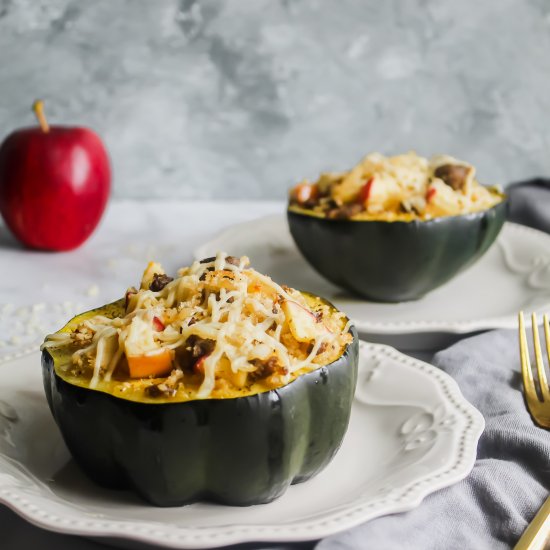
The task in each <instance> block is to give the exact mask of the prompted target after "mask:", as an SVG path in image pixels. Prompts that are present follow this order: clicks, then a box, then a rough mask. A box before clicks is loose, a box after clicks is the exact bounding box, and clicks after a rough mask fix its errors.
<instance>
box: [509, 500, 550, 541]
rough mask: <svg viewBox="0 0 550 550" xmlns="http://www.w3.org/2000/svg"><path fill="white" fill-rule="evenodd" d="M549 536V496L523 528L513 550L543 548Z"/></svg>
mask: <svg viewBox="0 0 550 550" xmlns="http://www.w3.org/2000/svg"><path fill="white" fill-rule="evenodd" d="M549 537H550V496H549V497H548V498H547V499H546V501H545V502H544V504H543V505H542V506H541V508H540V510H539V511H538V512H537V515H536V516H535V517H534V518H533V520H532V521H531V523H530V524H529V525H528V526H527V529H525V532H524V533H523V535H521V538H520V539H519V541H518V543H517V544H516V545H515V546H514V550H543V549H544V548H545V544H546V542H547V541H548V538H549Z"/></svg>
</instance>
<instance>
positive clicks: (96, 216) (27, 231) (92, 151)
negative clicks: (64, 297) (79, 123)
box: [0, 101, 111, 250]
mask: <svg viewBox="0 0 550 550" xmlns="http://www.w3.org/2000/svg"><path fill="white" fill-rule="evenodd" d="M34 111H35V113H36V115H37V117H38V120H39V122H40V126H38V127H36V128H22V129H21V130H17V131H15V132H13V133H12V134H10V135H9V136H8V137H7V138H6V139H5V141H4V142H3V143H2V145H1V146H0V213H1V214H2V216H3V218H4V220H5V222H6V225H7V226H8V227H9V228H10V229H11V231H12V232H13V234H14V235H15V236H16V237H17V238H18V239H19V240H20V241H21V242H23V243H24V244H26V245H27V246H29V247H31V248H38V249H42V250H71V249H73V248H76V247H77V246H80V245H81V244H82V243H83V242H84V241H85V240H86V239H87V238H88V237H89V236H90V234H91V233H92V232H93V230H94V229H95V227H96V226H97V224H98V223H99V220H100V219H101V216H102V214H103V211H104V210H105V206H106V204H107V199H108V198H109V192H110V188H111V169H110V166H109V157H108V155H107V152H106V150H105V147H104V145H103V143H102V142H101V139H100V138H99V137H98V136H97V134H95V133H94V132H92V131H91V130H89V129H87V128H77V127H69V126H51V127H50V126H48V123H47V122H46V120H45V118H44V113H43V105H42V102H41V101H37V102H35V104H34Z"/></svg>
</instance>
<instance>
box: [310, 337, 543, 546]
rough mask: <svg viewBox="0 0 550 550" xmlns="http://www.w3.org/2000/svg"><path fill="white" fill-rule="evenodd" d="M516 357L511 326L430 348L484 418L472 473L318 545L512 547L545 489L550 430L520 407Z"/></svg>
mask: <svg viewBox="0 0 550 550" xmlns="http://www.w3.org/2000/svg"><path fill="white" fill-rule="evenodd" d="M518 361H519V352H518V344H517V335H516V332H515V331H510V330H499V331H493V332H489V333H485V334H481V335H479V336H475V337H472V338H468V339H466V340H462V341H461V342H459V343H458V344H455V345H454V346H452V347H450V348H448V349H447V350H445V351H442V352H439V353H438V354H436V356H435V358H434V364H435V365H436V366H438V367H440V368H441V369H443V370H444V371H446V372H447V373H449V374H450V375H451V376H452V377H453V378H454V379H455V380H456V381H457V382H458V384H459V386H460V389H461V390H462V393H463V394H464V396H465V397H466V399H468V400H469V401H470V402H471V403H472V404H473V405H474V406H475V407H477V408H478V409H479V410H480V411H481V412H482V413H483V416H484V417H485V422H486V428H485V431H484V433H483V435H482V436H481V439H480V442H479V446H478V454H477V461H476V464H475V466H474V469H473V471H472V473H471V474H470V475H469V476H468V477H467V478H466V479H465V480H463V481H461V482H459V483H457V484H456V485H453V486H452V487H449V488H447V489H442V490H440V491H437V492H436V493H434V494H432V495H430V496H428V497H427V498H426V499H425V501H424V502H423V503H422V504H421V505H420V506H419V507H418V508H416V509H415V510H412V511H410V512H406V513H403V514H395V515H391V516H385V517H382V518H378V519H375V520H372V521H370V522H368V523H365V524H363V525H361V526H359V527H356V528H355V529H351V530H349V531H346V532H344V533H342V534H339V535H334V536H332V537H329V538H327V539H325V540H323V541H321V542H320V543H319V544H318V545H317V546H316V548H317V549H318V550H329V549H330V550H336V549H339V550H343V549H346V548H350V549H351V548H353V549H354V550H355V549H361V550H363V549H365V550H368V549H371V548H372V549H377V550H386V549H388V550H392V549H399V550H403V549H407V548H414V549H422V550H430V549H434V550H436V549H437V550H441V549H447V548H449V549H454V548H460V549H464V550H470V549H489V550H498V549H507V548H511V547H512V546H513V545H514V544H515V543H516V542H517V540H518V539H519V537H520V536H521V533H522V532H523V531H524V530H525V528H526V527H527V524H528V523H529V521H531V519H532V518H533V516H534V515H535V513H536V512H537V510H538V508H539V507H540V506H541V505H542V503H543V501H544V499H545V498H546V497H547V495H548V492H549V491H550V432H548V431H546V430H543V429H541V428H538V427H537V426H535V425H534V423H533V421H532V420H531V417H530V416H529V413H528V412H527V410H526V408H525V404H524V401H523V395H522V391H521V375H520V371H519V363H518Z"/></svg>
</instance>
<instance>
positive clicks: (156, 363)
mask: <svg viewBox="0 0 550 550" xmlns="http://www.w3.org/2000/svg"><path fill="white" fill-rule="evenodd" d="M346 321H347V319H346V318H345V316H344V315H343V314H342V313H340V312H338V311H336V310H335V309H334V308H332V307H330V306H328V305H327V304H324V303H323V302H317V303H316V305H315V309H312V308H311V307H310V305H309V302H308V300H307V299H306V297H305V296H304V295H303V294H302V293H300V292H298V291H296V290H294V289H291V288H288V287H285V286H281V285H278V284H277V283H275V282H274V281H272V280H271V279H270V278H269V277H267V276H265V275H262V274H260V273H258V272H257V271H255V270H254V269H252V268H250V267H249V262H248V259H247V258H246V257H242V258H234V257H231V256H227V254H225V253H223V252H221V253H218V254H217V256H216V257H215V258H208V259H206V260H203V261H200V262H199V261H195V262H194V263H193V264H192V265H191V266H189V267H184V268H182V269H180V270H179V271H178V277H177V278H175V279H172V278H170V277H168V276H167V275H166V274H165V272H164V270H163V269H162V266H160V265H159V264H157V263H154V262H151V263H150V264H149V266H148V267H147V269H146V270H145V272H144V274H143V278H142V281H141V285H140V289H139V290H138V289H135V288H130V289H129V290H128V292H127V294H126V312H125V315H124V316H121V317H115V318H113V319H110V318H108V317H105V316H102V315H96V316H94V317H91V318H88V319H86V320H85V321H83V322H82V323H81V324H79V325H78V326H76V327H75V328H74V330H72V331H71V332H68V333H56V334H54V335H51V336H49V337H48V338H47V339H46V342H45V343H44V345H43V347H44V348H52V347H58V346H60V345H67V344H69V343H70V344H71V345H75V346H77V349H76V350H75V351H74V352H73V353H72V368H78V369H81V370H82V371H84V372H88V373H89V376H90V379H89V387H91V388H96V387H98V385H99V384H101V383H102V382H109V381H110V380H111V379H113V378H114V377H116V378H117V379H118V380H121V379H127V380H128V379H135V378H141V379H155V383H156V388H157V390H156V391H160V392H161V393H163V395H164V396H166V395H175V394H176V392H177V391H178V388H182V387H185V386H186V385H190V386H192V385H193V384H198V387H197V390H196V392H195V396H196V398H199V399H204V398H207V397H209V396H211V395H212V393H213V392H214V390H216V389H219V388H220V387H221V386H224V385H225V386H227V385H229V386H231V387H236V388H241V387H243V386H246V385H247V384H251V383H258V382H259V383H262V384H264V386H265V387H266V388H272V387H279V386H282V385H285V384H287V383H288V382H290V381H291V380H292V379H293V378H295V377H296V376H297V374H298V371H302V370H303V369H314V368H317V367H318V366H320V365H324V364H328V363H330V362H332V361H334V360H335V359H336V358H338V357H339V356H340V355H341V354H342V352H343V350H344V348H345V346H346V345H347V344H349V343H350V342H351V340H352V336H351V334H350V333H349V329H350V323H349V322H348V323H347V324H346ZM159 378H160V379H161V381H160V383H158V379H159ZM146 387H147V388H150V386H146ZM158 388H160V390H158ZM151 395H152V393H151Z"/></svg>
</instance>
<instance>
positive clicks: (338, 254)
mask: <svg viewBox="0 0 550 550" xmlns="http://www.w3.org/2000/svg"><path fill="white" fill-rule="evenodd" d="M506 212H507V201H506V197H505V196H504V195H503V197H502V202H500V203H498V204H497V205H495V206H493V207H492V208H490V209H488V210H484V211H480V212H474V213H470V214H462V215H458V216H446V217H441V218H433V219H431V220H411V221H370V220H338V219H328V218H325V217H320V216H318V215H315V214H313V213H312V212H311V211H308V210H305V209H302V208H299V207H296V206H289V208H288V211H287V218H288V224H289V229H290V233H291V234H292V237H293V239H294V242H295V243H296V245H297V247H298V249H299V250H300V252H301V253H302V255H303V257H304V258H305V259H306V260H307V261H308V262H309V263H310V264H311V266H312V267H313V268H314V269H315V270H316V271H317V272H318V273H319V274H320V275H322V276H323V277H325V278H326V279H328V280H329V281H331V282H332V283H334V284H335V285H337V286H339V287H341V288H344V289H346V290H348V291H350V292H352V293H354V294H357V295H359V296H361V297H363V298H366V299H368V300H373V301H378V302H402V301H409V300H417V299H419V298H421V297H422V296H424V295H425V294H426V293H428V292H430V291H432V290H433V289H435V288H437V287H439V286H441V285H443V284H444V283H446V282H447V281H449V280H450V279H452V278H453V277H454V276H455V275H457V274H458V273H460V272H461V271H463V270H464V269H466V268H468V267H469V266H471V265H472V264H473V263H474V262H476V261H477V260H478V259H479V258H481V256H483V254H485V252H486V251H487V250H488V249H489V247H490V246H491V245H492V244H493V242H494V241H495V239H496V238H497V236H498V234H499V232H500V230H501V229H502V226H503V224H504V221H505V219H506Z"/></svg>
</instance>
